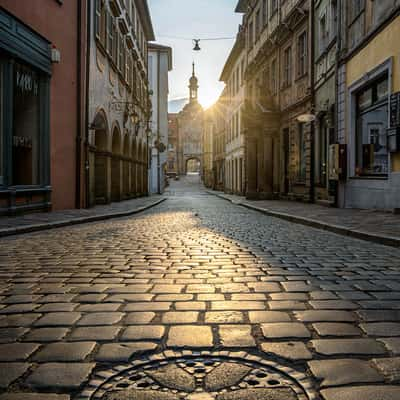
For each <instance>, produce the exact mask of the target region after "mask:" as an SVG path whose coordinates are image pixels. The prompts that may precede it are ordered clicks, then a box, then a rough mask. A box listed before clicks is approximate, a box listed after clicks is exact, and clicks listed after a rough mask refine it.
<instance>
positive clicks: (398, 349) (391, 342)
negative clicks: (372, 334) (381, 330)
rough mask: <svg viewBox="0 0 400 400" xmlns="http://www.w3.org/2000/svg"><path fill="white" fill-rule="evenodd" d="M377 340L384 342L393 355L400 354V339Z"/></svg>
mask: <svg viewBox="0 0 400 400" xmlns="http://www.w3.org/2000/svg"><path fill="white" fill-rule="evenodd" d="M377 340H378V341H379V342H382V343H383V344H384V345H385V346H386V348H387V349H388V350H389V351H391V352H392V353H393V354H395V355H397V354H400V338H383V339H377Z"/></svg>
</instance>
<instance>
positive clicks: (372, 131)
mask: <svg viewBox="0 0 400 400" xmlns="http://www.w3.org/2000/svg"><path fill="white" fill-rule="evenodd" d="M388 91H389V86H388V77H387V75H386V76H384V77H383V78H381V79H379V80H377V81H375V82H373V83H372V84H370V85H369V86H367V87H365V88H364V89H363V90H362V91H360V92H359V93H358V94H357V95H356V103H357V105H356V175H378V176H379V175H383V176H385V175H387V174H388V163H389V155H388V149H387V132H386V130H387V127H388V112H389V108H388V107H389V106H388Z"/></svg>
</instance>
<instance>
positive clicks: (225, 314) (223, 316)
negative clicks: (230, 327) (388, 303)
mask: <svg viewBox="0 0 400 400" xmlns="http://www.w3.org/2000/svg"><path fill="white" fill-rule="evenodd" d="M205 322H206V324H236V323H237V324H240V323H242V322H244V315H243V313H242V312H240V311H207V312H206V313H205Z"/></svg>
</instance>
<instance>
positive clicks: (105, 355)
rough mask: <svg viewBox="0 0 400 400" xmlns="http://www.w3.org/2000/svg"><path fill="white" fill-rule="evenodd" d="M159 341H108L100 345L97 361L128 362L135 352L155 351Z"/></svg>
mask: <svg viewBox="0 0 400 400" xmlns="http://www.w3.org/2000/svg"><path fill="white" fill-rule="evenodd" d="M156 348H157V343H151V342H136V343H107V344H103V345H101V346H100V349H99V351H98V353H97V354H96V356H95V360H96V361H102V362H128V361H129V360H130V358H131V357H133V356H134V355H135V354H140V353H145V352H148V351H154V350H155V349H156Z"/></svg>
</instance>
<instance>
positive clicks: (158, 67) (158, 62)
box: [157, 52, 161, 194]
mask: <svg viewBox="0 0 400 400" xmlns="http://www.w3.org/2000/svg"><path fill="white" fill-rule="evenodd" d="M160 57H161V53H160V52H158V54H157V193H158V194H161V170H160V97H161V96H160V77H161V74H160Z"/></svg>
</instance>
